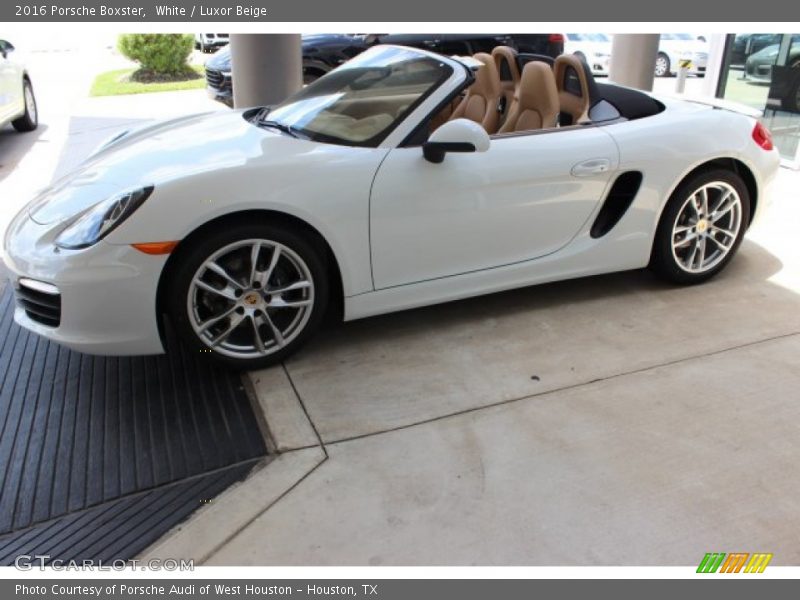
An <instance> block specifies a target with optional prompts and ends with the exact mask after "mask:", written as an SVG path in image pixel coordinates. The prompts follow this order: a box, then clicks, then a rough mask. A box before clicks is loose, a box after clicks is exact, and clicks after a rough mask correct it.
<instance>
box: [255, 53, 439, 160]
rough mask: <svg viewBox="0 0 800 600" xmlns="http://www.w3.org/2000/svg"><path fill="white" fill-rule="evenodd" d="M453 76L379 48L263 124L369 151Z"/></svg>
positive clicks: (432, 61)
mask: <svg viewBox="0 0 800 600" xmlns="http://www.w3.org/2000/svg"><path fill="white" fill-rule="evenodd" d="M452 72H453V70H452V69H451V68H450V66H448V65H447V64H445V63H444V62H443V61H441V60H439V59H436V58H432V57H429V56H426V55H424V54H420V53H419V52H415V51H413V50H409V49H406V48H398V47H393V46H378V47H375V48H372V49H370V50H368V51H366V52H364V53H363V54H360V55H359V56H357V57H356V58H354V59H353V60H351V61H349V62H347V63H345V64H344V65H342V66H341V67H339V68H338V69H336V70H334V71H332V72H331V73H329V74H327V75H325V76H324V77H321V78H320V79H318V80H317V81H315V82H314V83H312V84H310V85H309V86H307V87H306V88H305V89H303V90H301V91H300V92H298V93H297V94H295V95H294V96H291V97H290V98H289V99H288V100H286V101H285V102H283V103H282V104H280V105H278V106H277V107H275V108H274V109H272V110H271V111H270V112H269V113H268V114H267V115H266V117H264V121H263V122H264V123H265V124H266V125H269V123H270V122H272V123H274V124H275V125H277V126H279V127H280V128H281V129H283V130H285V131H291V132H292V133H293V134H296V135H298V136H299V137H305V138H308V139H311V140H314V141H320V142H330V143H334V144H344V145H349V146H372V147H374V146H377V145H378V144H380V143H381V141H383V139H384V138H385V137H386V136H387V135H388V134H389V133H390V132H391V131H392V129H394V128H395V127H396V126H397V124H398V123H400V122H401V121H402V120H403V119H405V117H406V116H407V115H408V114H409V113H410V112H411V111H412V110H414V109H415V108H416V107H417V106H418V105H419V104H420V103H421V102H422V101H423V100H424V99H425V98H427V97H428V96H429V95H430V94H431V93H432V92H433V91H434V90H435V89H436V88H437V87H439V86H440V85H441V84H442V83H443V82H444V81H445V80H446V79H447V78H448V77H449V76H450V75H451V73H452Z"/></svg>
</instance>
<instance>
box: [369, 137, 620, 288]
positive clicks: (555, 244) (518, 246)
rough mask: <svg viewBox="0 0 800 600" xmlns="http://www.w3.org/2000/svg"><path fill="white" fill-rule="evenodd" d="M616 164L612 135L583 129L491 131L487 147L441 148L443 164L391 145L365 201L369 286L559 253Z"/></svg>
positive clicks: (595, 202)
mask: <svg viewBox="0 0 800 600" xmlns="http://www.w3.org/2000/svg"><path fill="white" fill-rule="evenodd" d="M618 162H619V157H618V152H617V147H616V144H615V143H614V141H613V140H612V138H611V136H609V135H608V134H607V133H606V132H605V131H603V128H601V127H587V126H583V127H574V128H564V129H560V130H553V131H551V132H539V133H534V134H528V135H518V134H517V135H509V136H496V137H494V138H493V139H492V143H491V147H490V148H489V150H488V151H487V152H483V153H464V154H462V153H449V154H447V156H446V157H445V159H444V162H442V163H441V164H433V163H430V162H428V161H426V160H425V159H424V158H423V156H422V150H421V148H419V147H414V148H397V149H394V150H392V151H391V152H390V153H389V154H388V156H387V157H386V159H385V160H384V162H383V163H382V164H381V167H380V168H379V170H378V173H377V174H376V177H375V181H374V183H373V186H372V194H371V198H370V230H371V249H372V265H373V278H374V284H375V288H376V289H383V288H387V287H393V286H398V285H405V284H410V283H415V282H419V281H425V280H429V279H436V278H441V277H448V276H452V275H458V274H461V273H468V272H471V271H478V270H482V269H491V268H493V267H499V266H502V265H508V264H512V263H517V262H522V261H527V260H534V259H536V258H539V257H542V256H545V255H547V254H550V253H552V252H555V251H556V250H559V249H560V248H562V247H564V246H565V245H566V244H568V243H569V242H570V240H572V239H573V238H574V237H575V235H576V234H577V233H578V231H579V230H580V229H581V227H582V226H583V225H584V224H585V223H586V221H587V219H588V218H589V216H590V215H591V214H592V212H593V211H594V210H595V208H596V207H597V205H598V203H599V202H600V201H601V200H602V198H603V194H604V191H605V189H606V186H607V184H608V182H609V179H610V178H611V176H612V174H613V173H614V171H615V169H616V167H617V165H618ZM576 165H577V166H579V168H578V169H577V170H576V171H575V173H577V175H576V174H574V173H573V170H575V168H576ZM587 165H590V166H591V165H594V166H595V167H596V166H597V165H604V168H595V169H594V170H595V171H596V172H587V170H590V169H587Z"/></svg>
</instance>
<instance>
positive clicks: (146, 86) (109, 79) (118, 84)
mask: <svg viewBox="0 0 800 600" xmlns="http://www.w3.org/2000/svg"><path fill="white" fill-rule="evenodd" d="M191 67H192V69H193V70H194V71H195V72H196V73H197V74H198V75H200V77H198V78H197V79H191V80H189V81H166V82H162V83H138V82H136V81H129V80H128V76H129V75H130V74H131V73H133V72H134V71H135V70H136V69H120V70H118V71H107V72H106V73H100V75H98V76H97V77H96V78H95V80H94V83H92V88H91V90H90V91H89V95H90V96H119V95H121V94H148V93H150V92H175V91H179V90H197V89H202V88H203V87H205V85H206V80H205V77H203V74H204V70H203V66H202V65H191Z"/></svg>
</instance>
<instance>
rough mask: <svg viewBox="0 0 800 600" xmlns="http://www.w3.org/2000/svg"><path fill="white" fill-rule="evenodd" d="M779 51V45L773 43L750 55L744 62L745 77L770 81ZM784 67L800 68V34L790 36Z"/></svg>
mask: <svg viewBox="0 0 800 600" xmlns="http://www.w3.org/2000/svg"><path fill="white" fill-rule="evenodd" d="M778 37H779V36H778ZM779 51H780V44H779V43H775V44H772V45H770V46H766V47H764V48H762V49H761V50H759V51H758V52H756V53H755V54H751V55H750V56H749V57H748V58H747V61H746V62H745V72H746V73H747V77H748V78H750V79H755V80H757V81H764V82H768V81H771V80H772V67H773V66H774V65H775V62H776V61H777V60H778V53H779ZM786 65H787V66H789V67H793V68H800V34H797V35H794V36H792V40H791V46H789V55H788V57H787V59H786Z"/></svg>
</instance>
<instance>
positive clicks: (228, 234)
mask: <svg viewBox="0 0 800 600" xmlns="http://www.w3.org/2000/svg"><path fill="white" fill-rule="evenodd" d="M256 242H260V243H261V246H260V250H259V251H258V253H257V260H256V266H257V270H256V278H257V279H258V278H261V279H262V280H263V281H266V284H267V285H266V286H264V285H263V284H262V285H259V284H258V283H254V284H251V280H250V274H251V272H252V271H251V268H252V260H251V257H252V252H253V247H254V246H255V244H256ZM276 249H279V250H280V253H279V258H278V259H277V264H273V265H272V266H271V267H270V265H271V264H272V262H273V260H274V256H275V255H274V252H275V250H276ZM172 260H174V261H176V262H175V263H173V264H174V266H171V267H170V272H169V273H168V275H167V278H166V279H165V282H166V283H167V287H166V288H165V290H164V292H165V295H163V296H162V298H165V302H164V308H165V309H166V312H167V315H168V317H169V319H170V323H171V324H172V326H173V327H174V330H175V332H176V333H177V336H178V338H179V340H180V341H181V342H183V343H184V344H185V345H186V346H187V347H188V348H189V349H190V350H191V351H196V352H199V353H200V354H201V356H203V357H204V358H208V359H211V360H214V361H215V362H217V363H222V364H224V365H225V366H227V367H230V368H234V369H241V370H251V369H261V368H264V367H267V366H269V365H273V364H276V363H279V362H280V361H282V360H284V359H285V358H286V357H288V356H289V355H291V354H292V353H294V352H295V351H296V350H297V349H298V348H300V346H302V345H303V344H304V343H305V342H306V341H307V340H308V339H309V338H310V337H311V336H312V335H313V333H314V332H315V331H316V330H317V328H318V327H319V324H320V322H321V320H322V318H323V317H324V315H325V312H326V309H327V306H328V299H329V277H328V270H327V261H326V259H325V253H324V251H323V250H322V249H321V248H319V247H318V244H315V243H314V242H312V241H310V240H309V239H307V238H306V237H304V236H302V235H300V234H298V233H295V232H294V231H292V230H291V229H288V228H285V227H279V226H276V225H273V224H268V223H253V222H250V223H244V222H238V223H235V224H233V225H231V224H226V225H225V226H223V227H220V228H219V231H214V232H213V233H210V234H206V235H202V236H198V237H196V238H195V239H194V240H193V241H190V242H189V246H187V247H186V248H182V249H179V250H178V252H177V253H176V254H175V255H174V256H173V259H172ZM211 261H213V262H214V263H215V264H216V265H217V267H221V268H223V269H224V272H225V273H227V274H228V276H229V277H230V278H231V279H233V280H234V281H235V283H236V284H237V285H238V286H239V287H235V286H234V285H233V284H232V283H230V281H231V280H230V279H228V280H227V281H226V279H225V278H224V277H223V276H222V274H218V272H217V271H216V270H215V269H216V268H217V267H212V268H209V267H208V265H209V264H210V262H211ZM196 282H199V284H198V283H196ZM303 283H308V284H309V285H307V286H303V285H302V284H303ZM223 285H224V287H222V286H223ZM292 285H294V286H296V287H295V289H290V290H288V291H287V290H286V289H285V288H287V287H289V286H292ZM201 286H202V287H201ZM207 286H211V287H212V288H214V290H217V291H214V290H209V289H208V287H207ZM297 286H300V287H297ZM280 288H284V291H283V292H282V293H280V294H278V293H272V294H268V293H265V290H276V289H280ZM212 292H213V293H212ZM286 303H289V305H286ZM292 304H297V305H300V304H303V306H297V307H295V306H291V305H292ZM237 323H238V324H237ZM276 330H278V331H279V334H276V333H275V331H276ZM256 331H257V332H258V334H256V333H255V332H256ZM226 332H228V334H227V336H226V335H225V333H226ZM256 335H258V338H256ZM257 339H260V340H261V342H260V344H259V342H258V341H257Z"/></svg>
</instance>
